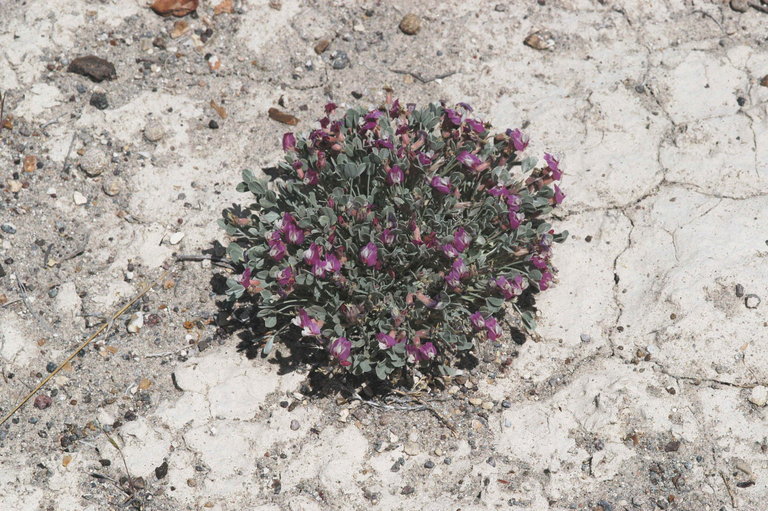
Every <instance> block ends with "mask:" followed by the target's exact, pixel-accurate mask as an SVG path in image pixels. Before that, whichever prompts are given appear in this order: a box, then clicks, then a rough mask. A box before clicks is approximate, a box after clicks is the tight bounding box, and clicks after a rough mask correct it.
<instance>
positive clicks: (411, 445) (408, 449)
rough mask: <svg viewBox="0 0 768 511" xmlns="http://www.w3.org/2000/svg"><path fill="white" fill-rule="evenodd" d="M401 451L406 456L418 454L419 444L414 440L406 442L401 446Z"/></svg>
mask: <svg viewBox="0 0 768 511" xmlns="http://www.w3.org/2000/svg"><path fill="white" fill-rule="evenodd" d="M403 451H404V452H405V454H407V455H408V456H416V455H417V454H419V446H418V445H417V444H416V443H415V442H406V443H405V445H404V446H403Z"/></svg>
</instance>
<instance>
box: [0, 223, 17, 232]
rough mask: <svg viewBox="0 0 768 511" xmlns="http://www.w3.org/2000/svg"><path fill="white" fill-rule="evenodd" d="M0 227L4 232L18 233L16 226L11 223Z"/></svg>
mask: <svg viewBox="0 0 768 511" xmlns="http://www.w3.org/2000/svg"><path fill="white" fill-rule="evenodd" d="M0 229H2V231H3V232H5V233H8V234H16V228H15V227H14V226H12V225H11V224H3V225H0Z"/></svg>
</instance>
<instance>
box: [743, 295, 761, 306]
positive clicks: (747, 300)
mask: <svg viewBox="0 0 768 511" xmlns="http://www.w3.org/2000/svg"><path fill="white" fill-rule="evenodd" d="M744 305H746V306H747V309H757V306H758V305H760V297H759V296H757V295H747V296H745V297H744Z"/></svg>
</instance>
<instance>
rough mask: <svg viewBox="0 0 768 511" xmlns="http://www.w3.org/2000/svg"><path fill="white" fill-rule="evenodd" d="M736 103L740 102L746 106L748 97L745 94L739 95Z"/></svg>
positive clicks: (740, 104)
mask: <svg viewBox="0 0 768 511" xmlns="http://www.w3.org/2000/svg"><path fill="white" fill-rule="evenodd" d="M736 103H738V104H739V106H744V105H746V104H747V98H745V97H744V96H739V97H738V98H736Z"/></svg>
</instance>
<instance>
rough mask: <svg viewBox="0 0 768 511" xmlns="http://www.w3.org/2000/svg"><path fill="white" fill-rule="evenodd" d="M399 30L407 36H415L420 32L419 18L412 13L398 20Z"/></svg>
mask: <svg viewBox="0 0 768 511" xmlns="http://www.w3.org/2000/svg"><path fill="white" fill-rule="evenodd" d="M400 30H402V31H403V33H404V34H407V35H416V34H417V33H418V32H419V30H421V18H419V17H418V16H416V15H415V14H413V13H408V14H406V15H405V16H403V19H402V20H400Z"/></svg>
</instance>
